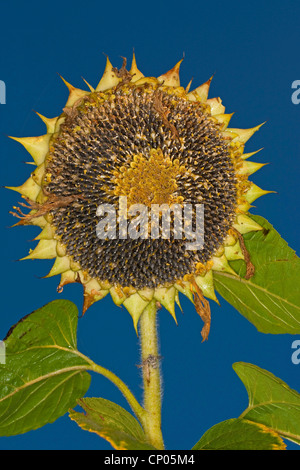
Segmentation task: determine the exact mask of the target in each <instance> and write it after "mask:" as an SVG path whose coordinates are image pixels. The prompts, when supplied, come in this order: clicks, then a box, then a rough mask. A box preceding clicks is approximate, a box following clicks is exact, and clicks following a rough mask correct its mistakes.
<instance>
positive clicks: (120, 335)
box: [0, 0, 300, 450]
mask: <svg viewBox="0 0 300 470" xmlns="http://www.w3.org/2000/svg"><path fill="white" fill-rule="evenodd" d="M0 10H1V13H0V14H1V29H0V47H1V55H0V64H1V66H0V79H1V80H4V81H5V83H6V87H7V104H5V105H1V106H0V119H1V123H0V132H1V134H0V148H1V177H0V178H1V182H0V184H1V185H13V186H17V185H19V184H21V183H23V182H24V181H25V179H26V178H27V177H28V176H29V174H30V170H31V167H29V166H26V165H25V164H24V162H25V161H28V160H30V158H29V157H28V155H27V154H26V151H25V150H24V149H23V148H22V147H21V146H20V145H19V144H17V143H16V142H14V141H12V140H10V139H8V138H7V137H6V136H7V135H14V136H31V135H39V134H43V133H44V132H45V128H44V124H43V123H42V122H41V121H40V120H39V118H38V117H37V116H36V114H35V113H34V112H33V110H35V111H39V112H40V113H42V114H44V115H46V116H48V117H54V116H57V115H58V114H60V112H61V108H62V107H63V105H64V103H65V102H66V99H67V95H68V93H67V89H66V87H65V86H64V85H63V83H62V82H61V80H60V78H59V76H58V74H57V73H59V74H61V75H62V76H63V77H64V78H65V79H67V80H68V81H70V82H71V83H72V84H74V85H75V86H77V87H79V88H82V87H83V88H84V87H85V85H84V82H83V81H82V79H81V77H82V76H83V77H84V78H85V79H86V80H87V81H88V82H90V83H91V84H92V85H95V86H96V84H97V83H98V81H99V79H100V76H101V74H102V72H103V69H104V66H105V56H104V55H103V54H102V53H105V54H108V55H109V57H110V59H111V61H112V62H113V64H114V65H115V66H117V67H120V66H121V64H122V59H121V57H120V56H126V57H128V59H131V55H132V51H133V48H134V49H135V52H136V57H137V62H138V67H139V68H140V70H141V71H142V72H143V73H144V74H145V75H150V76H158V75H160V74H162V73H164V72H165V71H167V70H169V69H170V68H172V67H173V65H174V64H175V63H176V62H178V60H180V59H181V58H182V56H183V53H185V60H184V62H183V64H182V66H181V80H182V84H183V85H184V86H185V85H187V83H188V82H189V81H190V79H191V78H192V77H194V81H193V86H194V87H196V86H198V85H200V84H201V83H203V82H204V81H206V80H207V79H208V78H209V77H210V76H211V75H212V74H214V73H215V76H214V79H213V82H212V85H211V92H210V97H213V96H220V97H221V98H222V100H223V104H224V105H225V106H226V111H227V112H235V115H234V117H233V119H232V121H231V126H232V127H241V128H243V127H244V128H248V127H252V126H255V125H257V124H259V123H261V122H264V121H266V120H267V123H266V124H265V125H264V126H263V127H262V128H261V130H260V131H259V132H258V133H257V134H255V136H254V137H253V138H252V139H251V141H250V142H249V143H248V144H247V146H246V151H249V152H250V151H253V150H256V149H259V148H261V147H264V150H263V151H262V152H260V153H259V154H258V156H256V157H255V160H257V161H261V162H269V163H270V165H269V166H267V167H264V168H263V169H262V170H261V171H260V172H258V173H256V174H255V175H254V178H253V180H254V181H255V183H256V184H258V185H259V186H261V187H263V188H265V189H271V190H275V191H277V194H275V195H268V196H266V197H264V198H261V199H260V200H258V201H257V203H256V208H255V209H253V213H258V214H261V215H263V216H264V217H266V218H267V219H268V220H269V221H270V222H271V223H272V224H273V225H274V226H275V228H276V229H277V230H278V231H279V233H280V234H281V235H282V236H283V237H284V238H285V239H286V240H287V241H288V243H289V245H290V246H291V247H293V248H294V249H295V250H298V251H299V231H298V230H299V204H298V200H299V196H298V190H299V181H298V180H299V157H300V139H299V122H300V105H298V106H297V105H294V104H293V103H292V101H291V95H292V89H291V84H292V82H293V81H294V80H297V79H300V67H299V52H298V44H299V40H300V30H299V15H300V3H299V2H298V1H296V0H295V1H291V0H286V1H285V2H281V1H277V0H276V1H274V0H273V1H264V2H262V1H257V0H252V1H251V2H241V1H236V0H234V1H229V2H224V1H218V0H215V1H214V2H207V1H193V0H190V1H189V2H181V3H179V2H176V1H164V2H162V3H159V2H137V1H136V0H132V1H131V2H123V1H122V2H120V1H114V2H101V1H91V0H86V1H85V2H75V1H72V2H71V1H63V0H61V1H59V2H58V1H56V0H52V2H51V3H45V2H41V1H35V0H34V1H30V2H21V1H11V2H10V3H8V2H6V3H5V5H4V4H3V3H1V7H0ZM0 194H1V196H0V197H1V205H0V210H1V219H0V247H1V251H0V253H1V270H0V276H1V279H0V281H1V282H0V289H1V317H0V338H3V337H4V336H5V334H6V333H7V331H8V329H9V328H10V326H11V325H12V324H14V323H16V322H17V321H18V320H19V319H20V318H21V317H22V316H24V315H25V314H27V313H30V312H31V311H33V310H35V309H36V308H38V307H40V306H42V305H44V304H45V303H47V302H49V301H51V300H53V299H55V298H68V299H70V300H72V301H74V302H75V303H76V304H77V305H78V307H79V309H81V306H82V288H81V287H80V286H79V285H77V284H76V285H71V286H67V287H65V289H64V292H63V294H60V295H59V294H57V293H56V286H57V284H58V280H59V278H58V277H55V278H51V279H41V278H42V276H44V275H45V274H47V272H48V271H49V269H50V266H51V265H52V263H51V262H50V261H26V262H25V261H24V262H16V261H15V260H18V259H19V258H22V257H23V256H25V255H26V254H27V253H28V251H29V248H32V247H33V246H34V245H35V244H34V243H32V242H30V240H32V239H33V238H34V237H35V236H36V235H37V234H38V230H37V228H35V227H26V228H25V227H24V228H22V227H17V228H9V226H10V225H12V224H13V223H15V219H13V217H12V216H11V215H9V213H8V212H9V210H10V209H11V207H12V205H14V204H16V203H17V202H18V201H19V200H20V198H19V197H18V195H17V193H13V192H10V191H8V190H5V189H1V193H0ZM220 302H221V307H219V306H218V305H217V304H214V303H212V305H211V307H212V329H211V333H210V336H209V340H208V341H207V342H205V343H203V344H202V343H201V336H200V331H201V328H202V322H201V320H200V318H199V317H198V315H197V314H196V313H195V311H194V308H193V306H192V304H190V303H189V302H188V301H187V300H186V299H185V298H182V306H183V311H184V313H183V314H181V313H180V312H178V326H176V325H175V323H174V321H173V319H172V318H171V316H170V315H169V314H168V313H167V311H166V310H161V311H160V313H159V331H160V346H161V355H162V356H163V361H162V374H163V415H162V418H163V433H164V439H165V443H166V447H167V449H173V450H174V449H189V448H191V447H192V445H194V444H195V443H196V441H197V440H198V439H199V438H200V436H201V435H202V434H203V433H204V432H205V431H206V430H207V429H208V428H209V427H211V426H212V425H214V424H215V423H217V422H220V421H222V420H225V419H228V418H233V417H237V416H239V415H240V413H241V412H242V411H243V410H244V409H245V407H246V406H247V402H248V400H247V394H246V391H245V389H244V386H243V385H242V383H241V382H240V380H239V379H238V377H237V375H236V374H235V372H234V371H233V369H232V364H233V363H234V362H237V361H246V362H251V363H253V364H256V365H258V366H260V367H262V368H265V369H267V370H269V371H271V372H272V373H274V374H275V375H276V376H278V377H280V378H281V379H283V380H284V381H286V382H287V383H288V384H289V386H290V387H292V388H294V389H296V390H298V391H299V392H300V364H299V365H294V364H293V363H292V361H291V354H292V352H293V350H292V349H291V344H292V341H293V340H295V339H299V338H300V337H299V336H296V337H294V336H291V335H266V334H262V333H258V332H257V331H256V329H255V327H254V326H252V325H251V324H250V323H249V322H248V321H247V320H246V319H245V318H244V317H242V316H241V315H240V314H239V313H238V312H237V311H235V310H234V308H233V307H231V306H230V305H228V304H227V303H226V302H225V301H224V300H223V299H222V298H220ZM78 348H79V350H80V351H81V352H82V353H84V354H86V355H88V356H90V357H91V358H93V359H94V360H95V361H96V362H98V363H99V364H101V365H103V366H104V367H107V368H109V369H111V370H113V371H114V372H116V373H117V374H118V375H119V376H120V377H121V378H122V379H123V380H124V381H125V382H126V383H127V384H128V385H129V387H130V388H131V389H132V391H133V392H134V393H135V394H136V396H137V397H138V398H141V397H142V387H141V377H140V369H137V367H136V365H137V364H139V362H140V358H139V342H138V339H137V337H136V334H135V331H134V329H133V326H132V320H131V317H130V316H129V314H128V313H127V312H126V310H125V309H122V308H119V307H116V306H115V305H114V304H113V302H112V300H111V299H110V297H109V296H107V298H105V299H104V300H103V301H101V302H98V303H96V304H95V305H94V306H92V307H91V308H90V310H89V311H88V312H87V314H86V315H85V316H84V317H83V318H81V319H80V320H79V327H78ZM88 395H89V396H102V397H104V398H107V399H110V400H112V401H116V402H117V403H119V404H120V405H122V406H124V407H125V408H127V404H126V402H125V400H124V399H123V397H122V396H121V395H120V393H119V391H118V390H117V389H115V387H114V386H113V385H112V384H110V383H109V382H108V381H107V380H106V379H104V378H102V377H100V376H93V377H92V385H91V388H90V390H89V391H88ZM0 448H1V449H111V447H110V445H109V444H107V443H106V442H105V441H104V440H102V439H100V438H99V437H97V436H96V435H95V434H91V433H88V432H85V431H82V430H81V429H80V428H79V427H77V425H76V424H75V423H74V422H71V421H70V420H69V418H68V417H67V416H64V417H62V418H60V419H59V420H57V421H56V422H55V423H54V424H49V425H47V426H45V427H43V428H41V429H40V430H37V431H32V432H29V433H28V434H25V435H22V436H16V437H9V438H0ZM288 448H289V449H296V448H297V446H296V445H293V444H288Z"/></svg>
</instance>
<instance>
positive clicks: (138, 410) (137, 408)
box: [76, 351, 147, 422]
mask: <svg viewBox="0 0 300 470" xmlns="http://www.w3.org/2000/svg"><path fill="white" fill-rule="evenodd" d="M76 354H77V355H78V356H80V357H82V358H83V359H84V360H85V361H86V362H88V363H89V365H90V366H89V367H86V366H84V369H85V370H92V371H94V372H97V374H101V375H103V377H106V378H107V379H108V380H110V381H111V382H112V383H113V384H114V385H115V386H116V387H117V388H118V389H119V390H120V392H121V393H122V394H123V396H124V397H125V398H126V400H127V402H128V404H129V405H130V407H131V409H132V411H133V412H134V413H135V415H136V417H137V418H138V420H139V421H140V422H142V421H143V419H144V417H145V415H146V414H147V413H146V411H145V410H144V408H143V407H142V406H141V405H140V404H139V402H138V401H137V399H136V398H135V396H134V395H133V393H132V392H131V391H130V390H129V388H128V387H127V385H126V384H125V383H124V382H123V381H122V380H121V379H120V378H119V377H118V376H117V375H116V374H114V373H113V372H111V371H110V370H108V369H106V368H105V367H102V366H99V364H96V363H95V362H94V361H92V360H91V359H90V358H89V357H87V356H85V355H84V354H82V353H80V352H79V351H76Z"/></svg>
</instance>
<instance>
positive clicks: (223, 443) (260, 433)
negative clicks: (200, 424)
mask: <svg viewBox="0 0 300 470" xmlns="http://www.w3.org/2000/svg"><path fill="white" fill-rule="evenodd" d="M284 448H285V445H284V443H283V441H282V439H281V437H280V436H279V435H278V434H277V433H275V432H273V431H271V430H269V429H268V428H267V427H266V426H261V425H260V424H258V423H252V422H251V421H247V420H246V419H228V420H227V421H223V422H221V423H218V424H216V425H215V426H213V427H212V428H210V429H208V431H206V433H204V434H203V436H202V437H201V439H200V441H198V442H197V444H195V445H194V447H193V450H277V449H284Z"/></svg>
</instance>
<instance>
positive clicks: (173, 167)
mask: <svg viewBox="0 0 300 470" xmlns="http://www.w3.org/2000/svg"><path fill="white" fill-rule="evenodd" d="M184 172H185V168H184V166H180V164H179V160H177V159H175V160H173V161H172V160H171V159H170V158H169V157H165V156H164V155H163V153H162V150H161V149H160V148H157V149H151V150H150V155H149V158H146V157H145V156H144V155H141V154H139V155H135V156H134V157H133V159H132V161H131V163H130V165H129V166H128V167H125V166H122V167H121V168H120V169H119V171H116V172H115V174H114V176H115V180H114V183H115V185H116V186H115V190H114V194H115V195H116V196H126V197H127V203H128V205H129V206H130V205H132V204H144V205H146V206H148V207H150V205H151V204H169V205H171V204H174V203H178V204H180V203H182V202H183V197H182V196H179V195H178V194H177V182H176V179H177V177H178V176H180V175H181V174H183V173H184Z"/></svg>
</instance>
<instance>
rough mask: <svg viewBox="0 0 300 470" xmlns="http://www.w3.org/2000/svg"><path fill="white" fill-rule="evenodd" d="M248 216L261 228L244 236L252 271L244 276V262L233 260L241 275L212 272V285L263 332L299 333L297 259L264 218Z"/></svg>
mask: <svg viewBox="0 0 300 470" xmlns="http://www.w3.org/2000/svg"><path fill="white" fill-rule="evenodd" d="M251 218H252V219H253V220H254V221H255V222H257V223H258V224H259V225H261V226H262V227H263V230H261V231H257V232H249V233H247V234H246V235H244V241H245V246H246V248H247V250H248V252H249V254H250V258H251V262H252V263H253V264H254V266H255V274H254V276H253V277H251V278H250V279H245V273H246V266H245V262H244V261H240V260H237V261H232V262H231V263H230V265H231V267H232V268H233V269H234V270H235V271H236V272H237V274H238V275H239V276H240V277H236V276H234V275H231V274H228V273H225V272H224V273H221V272H215V273H214V280H215V287H216V290H217V291H218V292H219V294H220V295H221V296H222V297H224V299H225V300H227V302H229V303H230V304H231V305H233V306H234V307H235V308H236V309H237V310H238V311H239V312H240V313H241V314H242V315H244V316H245V317H246V318H247V319H248V320H249V321H250V322H251V323H253V325H255V327H256V328H257V329H258V331H261V332H262V333H274V334H275V333H289V334H299V333H300V289H299V281H300V260H299V258H298V257H297V256H296V254H295V252H294V250H292V249H291V248H290V247H289V246H288V244H287V243H286V242H285V241H284V240H283V239H282V238H281V237H280V235H279V234H278V232H276V230H275V229H274V228H273V227H272V225H271V224H270V223H269V222H268V221H267V220H265V219H264V218H263V217H260V216H254V215H252V216H251Z"/></svg>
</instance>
